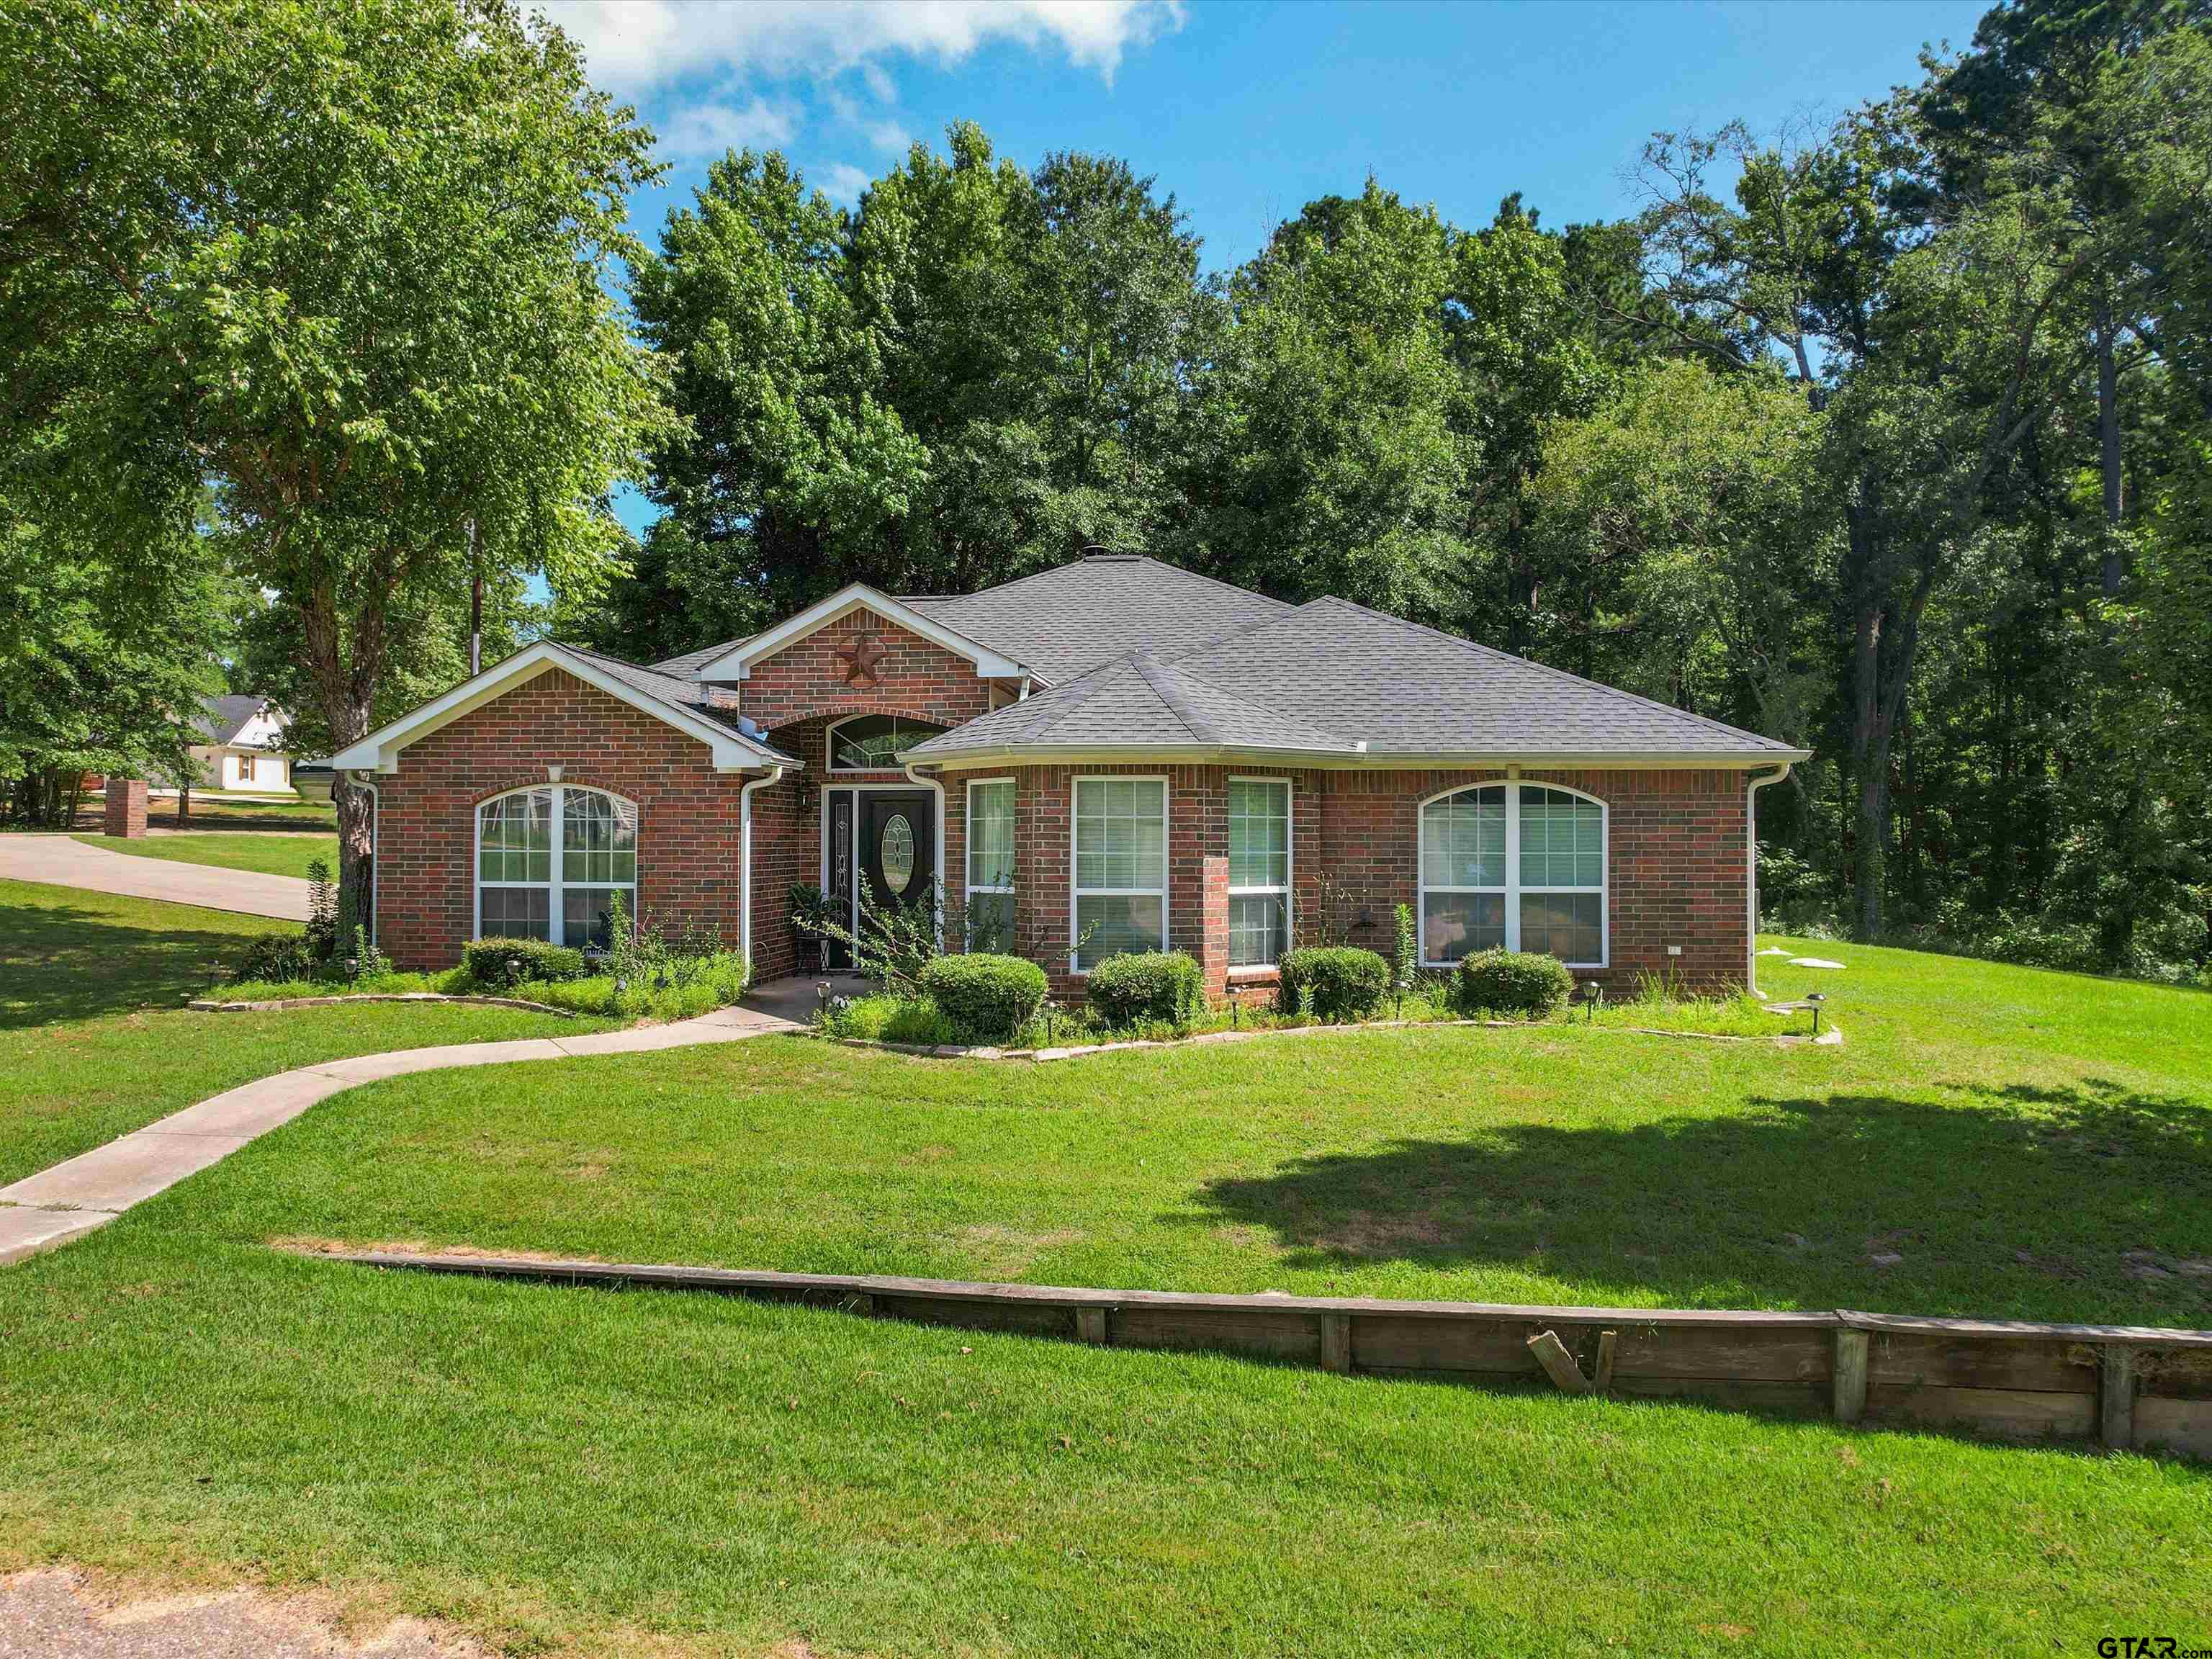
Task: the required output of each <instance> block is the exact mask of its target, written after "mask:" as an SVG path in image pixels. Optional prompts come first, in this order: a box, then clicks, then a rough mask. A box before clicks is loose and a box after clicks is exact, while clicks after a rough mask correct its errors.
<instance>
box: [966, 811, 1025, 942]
mask: <svg viewBox="0 0 2212 1659" xmlns="http://www.w3.org/2000/svg"><path fill="white" fill-rule="evenodd" d="M968 948H969V950H971V951H1000V952H1008V951H1012V950H1013V948H1014V781H1013V780H1012V778H978V779H976V780H975V781H973V782H971V783H970V784H969V786H968Z"/></svg>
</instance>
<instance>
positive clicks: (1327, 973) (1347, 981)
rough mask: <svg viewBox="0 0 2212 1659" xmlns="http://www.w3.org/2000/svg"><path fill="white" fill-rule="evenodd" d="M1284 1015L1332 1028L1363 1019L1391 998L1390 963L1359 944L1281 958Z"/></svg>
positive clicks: (1290, 953)
mask: <svg viewBox="0 0 2212 1659" xmlns="http://www.w3.org/2000/svg"><path fill="white" fill-rule="evenodd" d="M1282 974H1283V988H1282V1002H1281V1006H1282V1011H1283V1012H1285V1013H1286V1014H1294V1013H1296V1012H1298V1011H1299V1010H1300V1009H1301V1008H1306V1009H1309V1010H1310V1011H1311V1012H1312V1014H1313V1016H1314V1018H1316V1019H1322V1020H1327V1021H1329V1022H1330V1023H1332V1024H1334V1023H1336V1022H1339V1021H1343V1020H1354V1019H1364V1018H1367V1017H1368V1016H1369V1015H1370V1014H1371V1013H1373V1012H1375V1011H1376V1009H1377V1008H1380V1007H1381V1006H1383V1003H1384V1001H1386V1000H1388V999H1389V995H1390V964H1389V963H1387V962H1385V961H1383V958H1382V957H1379V956H1377V955H1376V954H1375V952H1374V951H1363V950H1361V949H1360V948H1359V947H1358V945H1313V946H1309V947H1308V948H1306V949H1305V950H1303V951H1286V952H1285V953H1284V956H1283V966H1282Z"/></svg>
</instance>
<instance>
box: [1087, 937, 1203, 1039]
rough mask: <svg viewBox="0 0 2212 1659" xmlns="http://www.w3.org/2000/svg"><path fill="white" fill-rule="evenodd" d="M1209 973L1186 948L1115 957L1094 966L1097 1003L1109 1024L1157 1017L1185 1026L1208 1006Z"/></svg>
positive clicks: (1093, 988)
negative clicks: (1201, 967)
mask: <svg viewBox="0 0 2212 1659" xmlns="http://www.w3.org/2000/svg"><path fill="white" fill-rule="evenodd" d="M1205 987H1206V975H1205V974H1204V972H1203V970H1201V969H1200V967H1199V965H1198V963H1197V962H1196V960H1195V959H1194V958H1193V957H1190V956H1188V954H1186V953H1185V952H1183V951H1133V952H1131V953H1130V954H1128V955H1127V956H1119V957H1107V958H1106V960H1105V961H1103V962H1102V963H1099V964H1098V965H1097V967H1096V968H1093V969H1091V1008H1092V1009H1093V1010H1094V1011H1095V1012H1097V1015H1098V1017H1099V1018H1101V1019H1102V1020H1103V1021H1105V1023H1106V1024H1108V1025H1109V1026H1114V1027H1121V1026H1128V1025H1136V1024H1140V1023H1142V1022H1145V1021H1147V1020H1157V1021H1159V1022H1161V1023H1162V1024H1167V1025H1171V1026H1174V1027H1175V1028H1176V1030H1182V1028H1183V1027H1184V1026H1186V1025H1188V1024H1190V1023H1191V1021H1193V1020H1194V1019H1195V1018H1198V1013H1199V1010H1200V1008H1202V1007H1203V1006H1205V1004H1206V989H1205Z"/></svg>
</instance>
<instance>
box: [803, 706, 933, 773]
mask: <svg viewBox="0 0 2212 1659" xmlns="http://www.w3.org/2000/svg"><path fill="white" fill-rule="evenodd" d="M945 729H946V728H945V727H944V726H932V725H931V724H930V723H929V722H928V721H927V720H907V719H905V718H904V717H902V716H901V715H897V714H854V715H850V716H848V718H846V719H844V720H838V721H837V722H836V723H835V724H834V725H832V726H830V728H829V769H830V770H831V771H832V772H884V771H892V772H895V771H896V770H897V769H898V761H897V759H896V756H897V754H898V751H899V750H902V749H911V748H913V747H914V745H915V744H918V743H920V742H921V740H922V739H923V738H933V737H935V736H936V735H937V734H938V733H939V732H942V731H944V730H945Z"/></svg>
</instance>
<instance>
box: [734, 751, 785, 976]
mask: <svg viewBox="0 0 2212 1659" xmlns="http://www.w3.org/2000/svg"><path fill="white" fill-rule="evenodd" d="M782 776H783V768H781V766H771V767H769V769H768V770H767V771H766V772H764V773H763V774H762V775H760V776H759V777H757V778H755V779H753V780H752V781H750V782H749V783H747V784H746V785H745V786H744V787H743V788H741V789H739V790H738V954H739V955H741V956H742V957H744V959H745V973H746V975H748V976H750V975H751V973H752V967H753V791H754V790H756V789H758V788H759V787H762V786H763V784H770V783H774V782H775V781H777V780H779V779H780V778H781V777H782Z"/></svg>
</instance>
